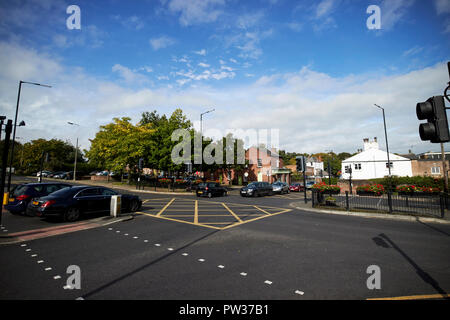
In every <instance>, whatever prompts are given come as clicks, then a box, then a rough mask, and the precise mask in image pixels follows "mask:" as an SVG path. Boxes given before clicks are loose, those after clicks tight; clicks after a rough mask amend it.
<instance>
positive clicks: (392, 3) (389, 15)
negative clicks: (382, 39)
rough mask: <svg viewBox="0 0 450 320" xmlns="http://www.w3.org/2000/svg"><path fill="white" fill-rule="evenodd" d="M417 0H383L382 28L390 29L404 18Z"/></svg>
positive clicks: (381, 8)
mask: <svg viewBox="0 0 450 320" xmlns="http://www.w3.org/2000/svg"><path fill="white" fill-rule="evenodd" d="M414 2H415V0H383V2H382V3H381V6H380V10H381V29H382V30H390V29H392V28H394V27H395V25H396V24H397V23H399V22H401V21H402V20H403V18H404V17H405V15H407V13H408V10H409V8H410V7H411V6H412V5H413V4H414Z"/></svg>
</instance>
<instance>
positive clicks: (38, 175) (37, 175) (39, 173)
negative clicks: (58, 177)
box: [36, 170, 52, 177]
mask: <svg viewBox="0 0 450 320" xmlns="http://www.w3.org/2000/svg"><path fill="white" fill-rule="evenodd" d="M51 174H52V172H51V171H48V170H42V176H43V177H48V176H50V175H51ZM40 176H41V172H40V171H38V172H37V173H36V177H40Z"/></svg>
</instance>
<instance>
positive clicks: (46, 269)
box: [44, 267, 52, 271]
mask: <svg viewBox="0 0 450 320" xmlns="http://www.w3.org/2000/svg"><path fill="white" fill-rule="evenodd" d="M44 270H45V271H50V270H52V268H50V267H48V268H45V269H44Z"/></svg>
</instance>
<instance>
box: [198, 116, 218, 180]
mask: <svg viewBox="0 0 450 320" xmlns="http://www.w3.org/2000/svg"><path fill="white" fill-rule="evenodd" d="M215 110H216V109H211V110H208V111H206V112H203V113H200V138H201V139H202V140H201V141H202V143H201V146H202V154H203V115H204V114H207V113H210V112H213V111H215ZM200 172H201V173H202V176H203V157H202V163H201V164H200Z"/></svg>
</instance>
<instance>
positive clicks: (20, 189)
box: [13, 185, 28, 197]
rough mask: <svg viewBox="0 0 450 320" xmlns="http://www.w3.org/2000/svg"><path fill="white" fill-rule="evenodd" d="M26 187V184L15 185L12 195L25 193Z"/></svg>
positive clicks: (16, 195)
mask: <svg viewBox="0 0 450 320" xmlns="http://www.w3.org/2000/svg"><path fill="white" fill-rule="evenodd" d="M27 188H28V186H27V185H21V186H17V187H16V188H15V189H14V190H13V196H14V197H18V196H21V195H23V194H25V192H26V191H27Z"/></svg>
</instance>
